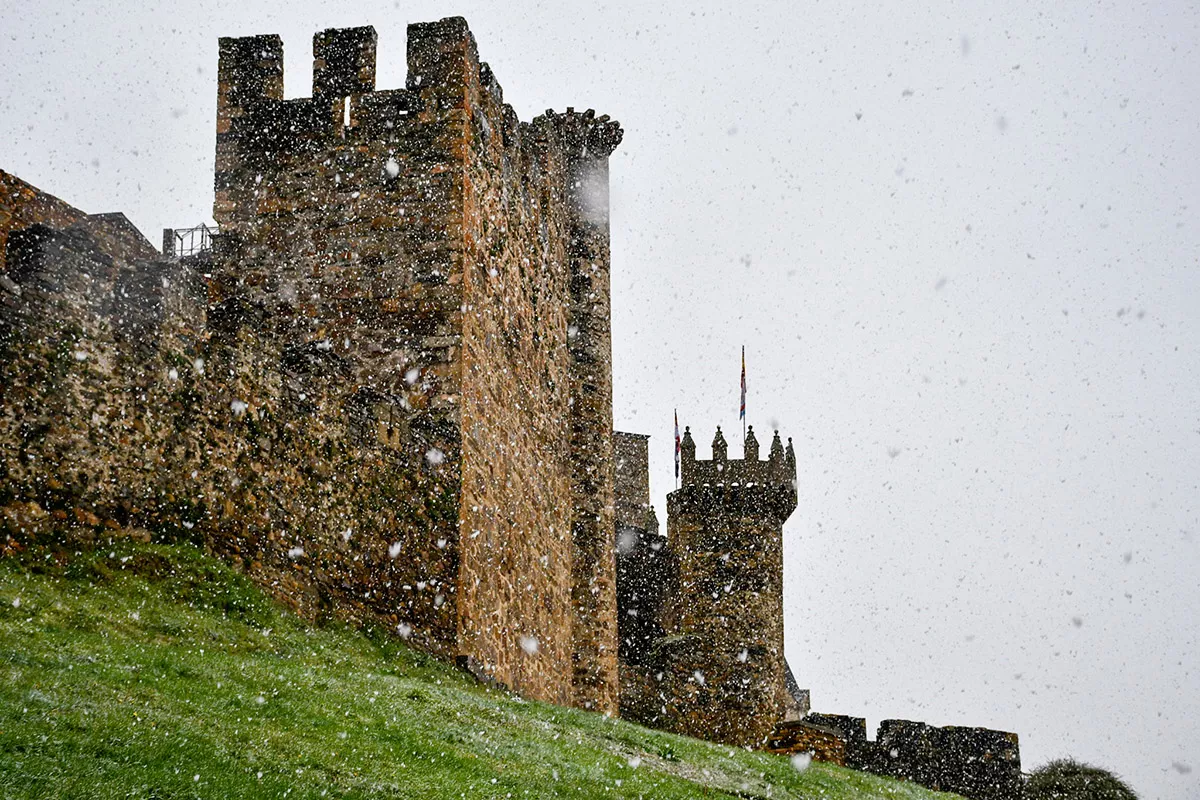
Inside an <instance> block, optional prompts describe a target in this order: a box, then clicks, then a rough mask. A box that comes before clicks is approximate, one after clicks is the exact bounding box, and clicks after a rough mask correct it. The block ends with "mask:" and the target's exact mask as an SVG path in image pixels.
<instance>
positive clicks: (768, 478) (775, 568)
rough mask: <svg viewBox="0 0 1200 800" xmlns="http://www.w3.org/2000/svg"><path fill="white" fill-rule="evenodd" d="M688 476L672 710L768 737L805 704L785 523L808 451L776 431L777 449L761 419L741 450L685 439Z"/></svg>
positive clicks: (697, 731)
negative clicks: (791, 633) (799, 698)
mask: <svg viewBox="0 0 1200 800" xmlns="http://www.w3.org/2000/svg"><path fill="white" fill-rule="evenodd" d="M680 450H681V453H680V455H681V460H680V472H681V479H682V481H681V486H680V488H679V489H677V490H675V491H674V492H672V493H670V494H669V495H667V539H668V542H669V544H670V548H671V552H672V553H673V554H674V558H675V562H676V575H675V584H676V588H675V591H674V592H673V594H672V595H671V596H670V597H668V598H667V599H666V607H665V608H664V609H663V613H662V616H663V624H664V628H665V630H666V633H667V636H666V637H665V638H664V639H663V642H662V646H661V648H660V654H659V655H660V658H661V666H662V670H661V672H662V675H663V677H662V684H663V686H662V687H661V689H660V696H661V697H662V698H663V702H662V708H663V712H662V713H663V716H664V717H665V720H664V721H665V722H666V723H667V725H668V726H669V727H671V728H673V729H674V730H677V731H679V732H681V733H686V734H689V735H692V736H699V737H703V738H706V739H710V740H715V741H722V742H727V743H729V744H736V745H747V746H752V747H760V746H762V745H763V744H764V743H765V741H766V739H767V736H768V735H769V734H770V733H771V730H772V728H773V726H774V725H775V723H777V722H778V721H779V720H781V719H783V718H784V716H785V715H786V714H787V712H788V709H789V708H790V707H791V706H792V705H793V698H792V695H791V693H790V692H789V688H788V674H789V673H788V667H787V663H786V662H785V660H784V649H783V524H784V522H785V521H786V520H787V518H788V517H789V516H791V514H792V512H793V511H794V510H795V508H796V457H795V453H794V451H793V449H792V444H791V440H789V441H788V444H787V447H786V448H785V447H784V445H783V443H782V441H781V440H780V438H779V432H778V431H776V432H775V435H774V437H773V439H772V441H771V447H770V451H769V453H768V455H767V458H766V459H765V460H760V459H759V457H758V452H759V445H758V440H757V438H756V437H755V434H754V428H753V427H751V428H749V429H748V430H747V432H746V439H745V449H744V458H742V459H731V458H729V454H728V444H727V442H726V441H725V437H724V434H722V432H721V429H720V428H719V427H718V428H717V432H716V435H715V436H714V438H713V444H712V459H711V460H709V461H702V460H697V459H696V444H695V442H694V441H693V440H692V436H691V430H690V429H688V430H687V431H686V432H685V433H684V436H683V439H682V441H681V442H680Z"/></svg>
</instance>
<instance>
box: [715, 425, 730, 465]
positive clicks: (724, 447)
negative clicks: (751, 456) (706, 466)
mask: <svg viewBox="0 0 1200 800" xmlns="http://www.w3.org/2000/svg"><path fill="white" fill-rule="evenodd" d="M712 452H713V461H728V460H729V443H728V442H726V441H725V434H723V433H721V426H720V425H718V426H717V435H716V436H714V437H713V443H712Z"/></svg>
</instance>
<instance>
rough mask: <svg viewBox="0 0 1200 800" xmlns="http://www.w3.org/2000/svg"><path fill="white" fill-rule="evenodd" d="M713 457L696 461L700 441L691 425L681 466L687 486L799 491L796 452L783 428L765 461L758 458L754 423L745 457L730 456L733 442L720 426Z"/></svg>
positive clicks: (681, 447)
mask: <svg viewBox="0 0 1200 800" xmlns="http://www.w3.org/2000/svg"><path fill="white" fill-rule="evenodd" d="M712 453H713V456H712V460H711V461H698V460H696V443H695V441H693V439H692V429H691V428H690V427H689V428H687V429H686V430H685V431H684V433H683V439H682V440H681V441H680V443H679V456H680V458H679V468H680V473H681V479H682V483H683V486H684V488H687V487H689V486H726V487H732V486H737V487H750V486H773V487H781V488H785V489H788V490H789V491H791V492H792V493H793V494H794V493H795V490H796V453H795V451H794V450H793V449H792V440H791V438H790V437H789V438H788V443H787V448H786V449H785V448H784V446H783V442H782V441H781V440H780V438H779V431H775V436H774V438H773V439H772V441H771V450H770V452H769V453H768V455H767V459H766V460H765V461H760V460H759V458H758V438H757V437H756V436H755V435H754V426H753V425H751V426H750V427H749V428H747V429H746V441H745V448H744V450H743V453H744V457H743V458H740V459H731V458H729V445H728V443H726V441H725V435H724V434H723V433H721V427H720V426H719V425H718V426H717V433H716V436H714V437H713V444H712Z"/></svg>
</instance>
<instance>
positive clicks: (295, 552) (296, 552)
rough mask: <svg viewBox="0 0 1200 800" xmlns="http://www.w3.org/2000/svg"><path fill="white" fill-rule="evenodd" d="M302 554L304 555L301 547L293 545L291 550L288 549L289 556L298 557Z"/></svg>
mask: <svg viewBox="0 0 1200 800" xmlns="http://www.w3.org/2000/svg"><path fill="white" fill-rule="evenodd" d="M303 555H304V548H303V547H293V548H292V549H291V550H288V557H289V558H300V557H301V556H303Z"/></svg>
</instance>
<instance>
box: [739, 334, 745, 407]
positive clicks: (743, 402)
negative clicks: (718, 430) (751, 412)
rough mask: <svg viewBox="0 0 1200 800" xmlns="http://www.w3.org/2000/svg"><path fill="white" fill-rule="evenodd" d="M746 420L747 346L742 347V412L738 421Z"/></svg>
mask: <svg viewBox="0 0 1200 800" xmlns="http://www.w3.org/2000/svg"><path fill="white" fill-rule="evenodd" d="M745 418H746V346H745V345H742V410H741V411H740V412H738V419H745Z"/></svg>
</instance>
